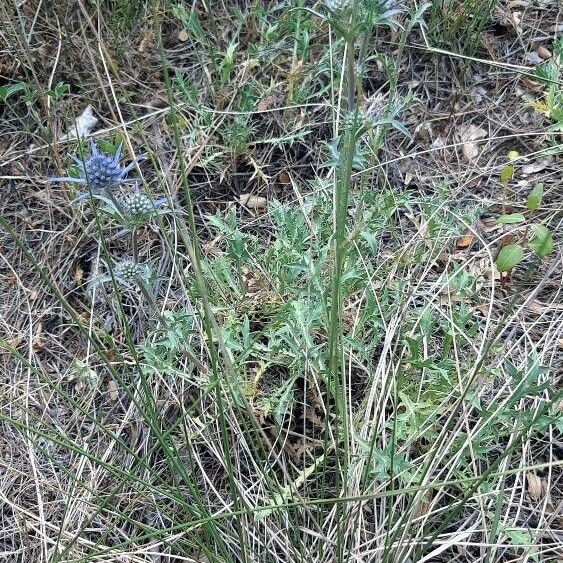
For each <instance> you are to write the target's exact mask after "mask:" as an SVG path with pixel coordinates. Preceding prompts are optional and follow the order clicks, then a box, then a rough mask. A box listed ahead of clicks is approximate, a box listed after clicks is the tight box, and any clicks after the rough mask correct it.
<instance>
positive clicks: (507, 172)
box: [500, 164, 514, 184]
mask: <svg viewBox="0 0 563 563" xmlns="http://www.w3.org/2000/svg"><path fill="white" fill-rule="evenodd" d="M512 176H514V166H512V165H511V164H506V165H505V166H503V167H502V170H501V171H500V181H501V182H502V183H503V184H508V182H510V180H512Z"/></svg>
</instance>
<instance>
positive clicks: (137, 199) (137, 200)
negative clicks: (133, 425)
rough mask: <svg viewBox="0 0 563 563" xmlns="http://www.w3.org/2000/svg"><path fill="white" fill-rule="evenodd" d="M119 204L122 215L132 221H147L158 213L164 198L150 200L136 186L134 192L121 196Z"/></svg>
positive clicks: (164, 201) (164, 200)
mask: <svg viewBox="0 0 563 563" xmlns="http://www.w3.org/2000/svg"><path fill="white" fill-rule="evenodd" d="M120 203H121V210H122V213H123V214H124V215H126V216H128V217H130V218H132V219H149V218H150V217H152V216H153V215H156V214H158V213H159V212H160V208H161V207H162V206H163V205H164V204H165V203H166V198H163V197H162V198H159V199H152V198H150V197H149V196H148V195H146V194H145V193H143V192H142V191H141V190H139V186H136V187H135V191H134V192H133V193H131V194H128V195H125V196H123V197H122V198H121V202H120Z"/></svg>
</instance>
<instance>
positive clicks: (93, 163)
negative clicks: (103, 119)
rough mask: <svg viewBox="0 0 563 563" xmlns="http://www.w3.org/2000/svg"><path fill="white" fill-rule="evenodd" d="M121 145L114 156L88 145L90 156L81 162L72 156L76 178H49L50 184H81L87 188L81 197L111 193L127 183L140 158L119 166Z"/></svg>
mask: <svg viewBox="0 0 563 563" xmlns="http://www.w3.org/2000/svg"><path fill="white" fill-rule="evenodd" d="M122 148H123V145H119V147H118V148H117V150H116V151H115V154H114V155H113V156H112V155H109V154H106V153H104V152H100V151H99V150H98V147H97V146H96V143H95V142H92V144H91V145H90V156H89V157H88V158H87V159H85V160H81V159H79V158H77V157H76V156H72V157H71V158H72V160H73V161H74V162H75V164H76V165H77V167H78V174H79V176H78V178H72V177H69V176H65V177H60V178H50V179H49V181H51V182H68V183H71V184H81V185H84V186H88V188H89V192H88V193H86V194H82V195H81V196H80V199H81V198H82V197H85V196H88V195H89V194H90V193H92V194H103V193H104V192H107V191H111V190H113V189H115V188H117V187H118V186H120V185H121V184H123V183H124V182H126V181H127V174H128V173H129V172H130V170H131V169H132V168H133V166H135V164H136V163H137V162H139V160H141V158H142V157H140V158H138V159H136V160H134V161H133V162H131V163H130V164H128V165H127V166H121V165H120V164H119V161H120V160H121V151H122Z"/></svg>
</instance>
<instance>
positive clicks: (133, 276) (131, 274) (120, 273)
mask: <svg viewBox="0 0 563 563" xmlns="http://www.w3.org/2000/svg"><path fill="white" fill-rule="evenodd" d="M113 273H114V275H115V277H116V278H117V279H118V280H120V281H124V282H128V283H130V282H134V281H135V280H137V279H139V278H143V276H144V274H145V266H144V264H139V263H137V262H133V260H122V261H121V262H118V263H117V264H116V265H115V266H114V268H113Z"/></svg>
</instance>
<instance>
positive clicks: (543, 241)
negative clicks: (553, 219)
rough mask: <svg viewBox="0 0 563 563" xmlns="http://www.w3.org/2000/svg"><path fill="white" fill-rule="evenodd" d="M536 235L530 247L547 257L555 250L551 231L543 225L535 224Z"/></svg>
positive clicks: (531, 240)
mask: <svg viewBox="0 0 563 563" xmlns="http://www.w3.org/2000/svg"><path fill="white" fill-rule="evenodd" d="M533 229H534V236H533V237H532V238H531V239H530V248H531V249H532V250H533V251H534V252H535V253H536V254H537V255H538V256H539V257H540V258H545V257H546V256H547V255H548V254H550V253H551V252H552V251H553V237H552V236H551V231H550V230H549V229H548V228H547V227H544V226H543V225H534V226H533Z"/></svg>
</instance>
